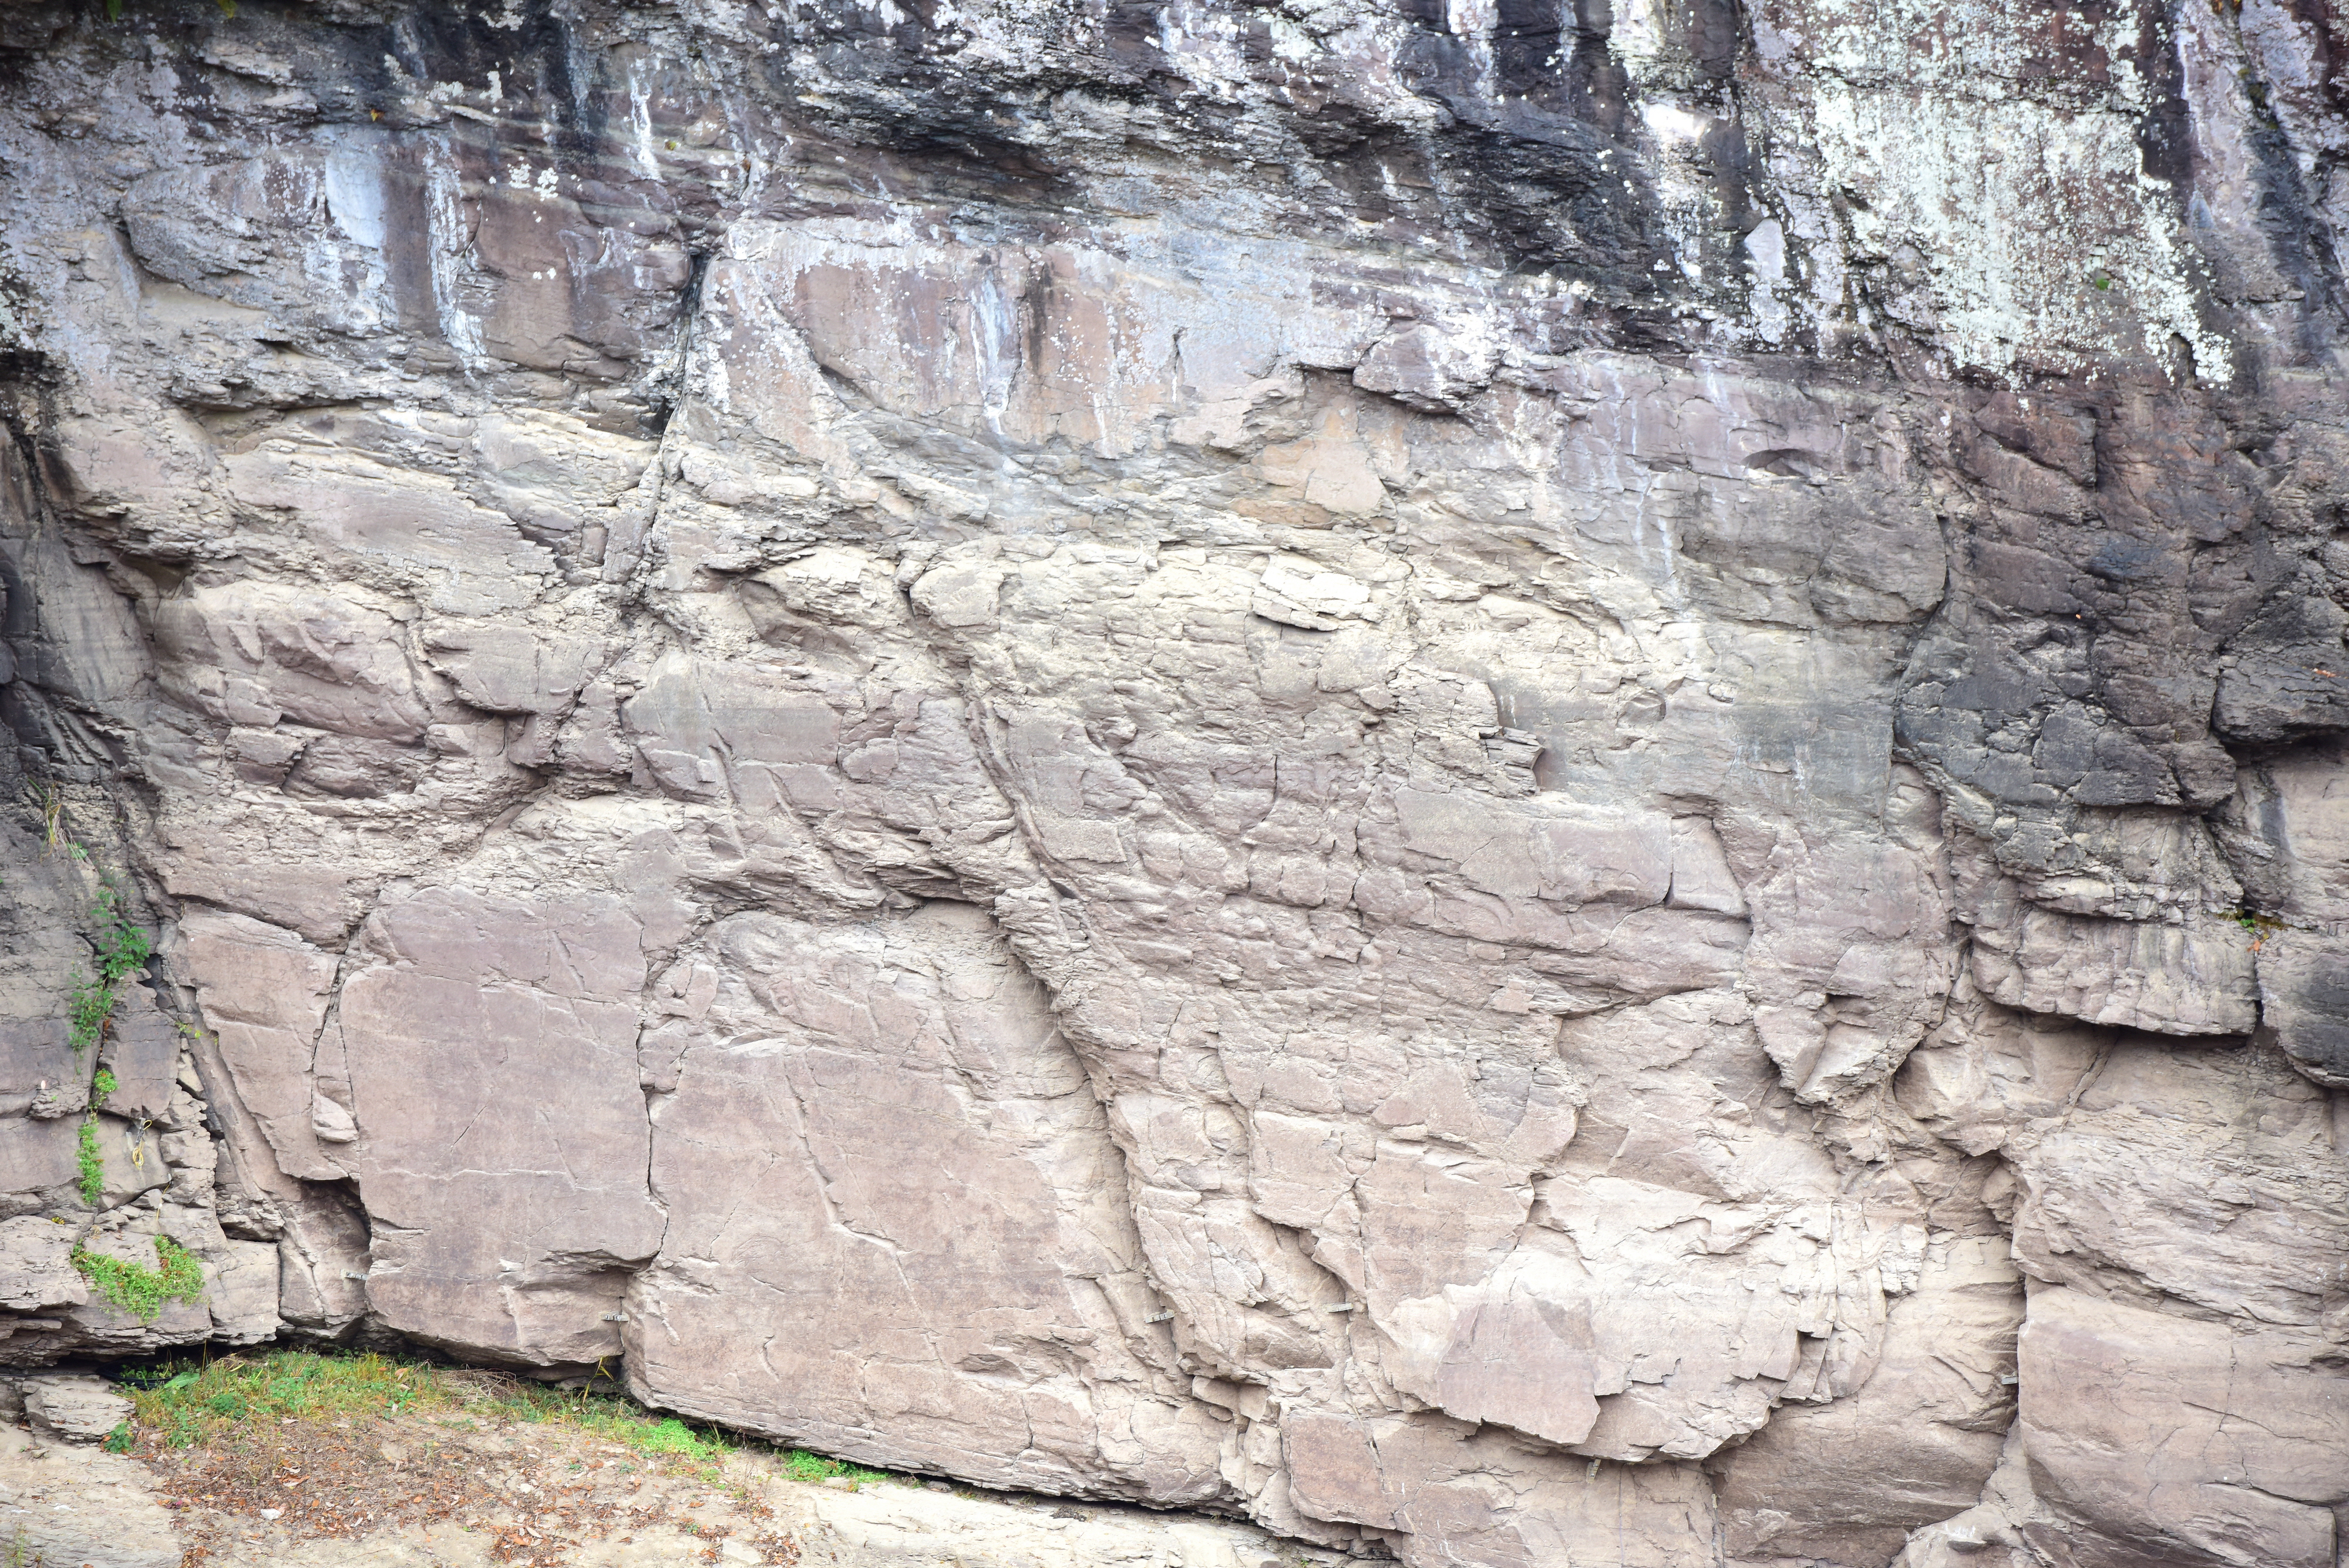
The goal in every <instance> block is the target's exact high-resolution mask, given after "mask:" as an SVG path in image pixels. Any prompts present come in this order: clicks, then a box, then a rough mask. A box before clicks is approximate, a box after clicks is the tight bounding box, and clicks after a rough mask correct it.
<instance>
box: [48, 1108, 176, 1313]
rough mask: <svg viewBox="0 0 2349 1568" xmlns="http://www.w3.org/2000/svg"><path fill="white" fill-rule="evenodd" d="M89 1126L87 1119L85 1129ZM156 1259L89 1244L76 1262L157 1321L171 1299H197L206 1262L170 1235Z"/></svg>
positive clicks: (113, 1295) (103, 1290)
mask: <svg viewBox="0 0 2349 1568" xmlns="http://www.w3.org/2000/svg"><path fill="white" fill-rule="evenodd" d="M88 1129H89V1124H88V1122H84V1123H83V1124H82V1130H83V1131H84V1132H88ZM155 1263H156V1266H155V1267H154V1268H151V1269H150V1268H146V1267H143V1266H142V1265H140V1264H138V1263H127V1262H123V1261H122V1260H121V1259H120V1258H109V1257H108V1256H107V1255H106V1254H105V1253H103V1252H93V1251H89V1249H88V1248H87V1247H76V1248H75V1249H74V1251H73V1265H74V1267H75V1268H77V1269H78V1270H80V1271H81V1277H82V1278H83V1279H86V1280H88V1282H89V1287H90V1289H92V1290H94V1291H96V1292H97V1293H98V1294H99V1295H100V1296H103V1297H104V1298H105V1299H106V1300H107V1301H108V1302H109V1303H112V1304H113V1305H114V1306H115V1307H117V1308H119V1310H121V1311H123V1312H127V1313H129V1314H131V1315H132V1316H134V1317H136V1318H138V1319H139V1320H140V1322H142V1323H150V1322H152V1321H154V1318H155V1315H156V1314H158V1313H160V1312H161V1311H162V1310H163V1305H164V1303H167V1302H195V1301H199V1300H202V1297H203V1293H204V1266H203V1265H202V1263H200V1262H197V1261H196V1255H195V1254H194V1253H193V1252H191V1251H188V1250H187V1249H186V1248H185V1247H182V1246H181V1245H180V1244H179V1243H178V1242H177V1241H172V1240H171V1238H170V1237H169V1236H158V1237H156V1238H155Z"/></svg>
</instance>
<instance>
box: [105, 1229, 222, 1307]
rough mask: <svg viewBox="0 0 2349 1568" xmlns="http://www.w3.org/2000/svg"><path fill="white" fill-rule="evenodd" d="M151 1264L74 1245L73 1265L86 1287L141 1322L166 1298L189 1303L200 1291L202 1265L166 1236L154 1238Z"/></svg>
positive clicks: (196, 1297) (166, 1299) (166, 1300)
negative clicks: (145, 1266)
mask: <svg viewBox="0 0 2349 1568" xmlns="http://www.w3.org/2000/svg"><path fill="white" fill-rule="evenodd" d="M155 1262H156V1266H155V1267H154V1268H151V1269H150V1268H143V1267H141V1266H140V1265H139V1264H137V1263H126V1262H123V1261H122V1260H121V1259H119V1258H109V1257H108V1256H106V1255H105V1254H104V1253H102V1252H93V1251H89V1250H88V1248H86V1247H76V1248H75V1249H74V1251H73V1265H74V1267H75V1268H77V1269H78V1270H80V1271H81V1277H82V1278H83V1279H86V1280H88V1282H89V1288H90V1289H92V1290H94V1291H96V1292H97V1293H98V1294H99V1295H101V1296H103V1297H105V1298H106V1300H107V1301H108V1302H109V1303H112V1304H113V1305H114V1306H115V1307H116V1308H117V1309H118V1310H119V1311H122V1312H127V1313H129V1314H131V1315H132V1316H133V1317H136V1318H138V1319H139V1320H140V1322H141V1323H151V1322H153V1321H154V1318H155V1315H156V1314H158V1313H160V1312H161V1311H162V1310H163V1305H164V1303H167V1302H190V1303H193V1302H196V1301H199V1300H201V1299H202V1296H203V1293H204V1266H203V1265H202V1263H200V1262H197V1261H196V1255H195V1254H194V1253H193V1252H191V1251H188V1250H187V1249H186V1248H185V1247H182V1246H181V1245H180V1244H179V1243H178V1242H177V1241H172V1240H171V1238H170V1237H169V1236H158V1237H156V1238H155Z"/></svg>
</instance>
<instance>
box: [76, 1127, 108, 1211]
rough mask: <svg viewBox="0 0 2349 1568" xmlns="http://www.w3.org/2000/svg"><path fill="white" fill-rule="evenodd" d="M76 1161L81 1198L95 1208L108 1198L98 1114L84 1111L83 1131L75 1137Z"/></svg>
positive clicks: (77, 1184) (77, 1183)
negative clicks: (99, 1141) (100, 1149)
mask: <svg viewBox="0 0 2349 1568" xmlns="http://www.w3.org/2000/svg"><path fill="white" fill-rule="evenodd" d="M74 1146H75V1147H74V1163H75V1165H76V1166H77V1167H78V1168H79V1169H80V1172H81V1175H80V1177H79V1179H78V1180H77V1181H76V1182H75V1184H74V1185H75V1186H76V1187H77V1188H78V1189H80V1191H81V1200H82V1201H83V1202H84V1203H87V1204H88V1205H89V1206H90V1207H91V1208H93V1209H95V1208H97V1207H98V1204H99V1203H101V1202H103V1201H104V1200H105V1198H106V1157H105V1156H104V1155H102V1154H100V1153H98V1116H97V1113H96V1112H92V1111H85V1112H84V1113H82V1118H81V1131H80V1132H79V1133H78V1134H76V1135H75V1137H74Z"/></svg>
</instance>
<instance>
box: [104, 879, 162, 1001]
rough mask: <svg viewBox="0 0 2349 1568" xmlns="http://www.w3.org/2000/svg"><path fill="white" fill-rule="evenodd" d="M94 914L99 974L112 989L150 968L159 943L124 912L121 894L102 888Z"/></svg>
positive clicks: (111, 889)
mask: <svg viewBox="0 0 2349 1568" xmlns="http://www.w3.org/2000/svg"><path fill="white" fill-rule="evenodd" d="M93 913H94V914H95V915H96V917H97V920H98V935H97V936H96V937H95V938H93V939H92V940H93V942H94V943H95V945H96V946H97V948H98V975H99V977H100V978H101V979H103V980H104V981H105V982H106V983H107V984H108V985H109V986H111V985H119V984H120V983H121V982H122V981H125V980H128V979H129V977H130V976H132V975H134V974H136V973H138V972H139V971H140V970H142V969H145V968H146V967H147V961H148V960H149V959H150V958H152V957H154V956H155V944H154V943H152V942H150V941H149V940H147V933H146V932H145V931H142V930H140V929H139V928H138V927H137V926H135V925H133V924H131V921H130V917H129V915H126V914H124V913H123V912H122V898H121V895H119V894H118V893H117V892H115V890H114V889H113V888H110V887H101V888H98V908H97V909H95V910H94V911H93Z"/></svg>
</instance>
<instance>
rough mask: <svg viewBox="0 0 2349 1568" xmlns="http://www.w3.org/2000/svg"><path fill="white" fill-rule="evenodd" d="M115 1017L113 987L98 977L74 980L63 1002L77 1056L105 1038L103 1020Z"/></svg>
mask: <svg viewBox="0 0 2349 1568" xmlns="http://www.w3.org/2000/svg"><path fill="white" fill-rule="evenodd" d="M113 1016H114V988H113V987H112V986H110V985H109V984H107V983H106V982H105V981H101V980H86V981H76V982H75V985H74V988H73V992H72V993H71V994H70V995H69V996H68V997H67V1002H66V1023H67V1030H68V1031H69V1033H70V1034H71V1037H72V1040H73V1049H74V1054H75V1055H77V1056H78V1055H80V1054H82V1053H83V1052H85V1051H87V1050H88V1049H89V1048H90V1047H91V1046H93V1045H95V1044H98V1042H99V1041H100V1040H103V1039H105V1038H106V1021H107V1020H108V1019H109V1018H111V1017H113Z"/></svg>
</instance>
